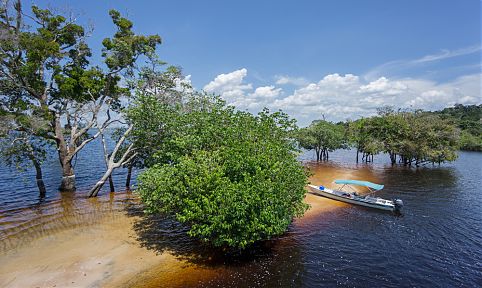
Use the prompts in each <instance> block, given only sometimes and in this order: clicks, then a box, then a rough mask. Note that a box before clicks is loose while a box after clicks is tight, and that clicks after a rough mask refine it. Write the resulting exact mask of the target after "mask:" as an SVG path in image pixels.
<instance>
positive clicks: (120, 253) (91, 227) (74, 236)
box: [0, 166, 353, 287]
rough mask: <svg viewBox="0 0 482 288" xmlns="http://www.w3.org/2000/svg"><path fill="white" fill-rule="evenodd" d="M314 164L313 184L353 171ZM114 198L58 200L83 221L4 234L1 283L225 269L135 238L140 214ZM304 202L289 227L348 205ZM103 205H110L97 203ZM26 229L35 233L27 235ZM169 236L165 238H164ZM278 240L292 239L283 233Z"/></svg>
mask: <svg viewBox="0 0 482 288" xmlns="http://www.w3.org/2000/svg"><path fill="white" fill-rule="evenodd" d="M314 168H315V169H314V170H315V171H314V173H315V174H314V176H312V177H311V179H310V180H311V182H312V183H314V184H325V185H327V186H329V185H331V184H330V183H331V182H332V181H333V180H334V179H335V178H349V177H350V176H353V172H350V171H344V172H340V170H339V168H336V167H334V168H333V169H329V168H326V167H325V168H323V173H321V171H317V170H316V169H318V168H316V166H315V167H314ZM312 169H313V168H312ZM336 170H338V171H336ZM124 196H125V195H124ZM124 196H122V195H121V196H119V197H121V198H122V197H124ZM107 197H108V196H107ZM115 197H118V196H115V195H110V198H108V201H102V199H100V200H98V201H97V200H94V203H91V202H88V201H87V202H85V203H84V204H78V203H79V202H75V203H76V204H73V203H74V202H71V204H67V205H65V204H64V205H60V206H59V207H63V208H62V209H61V208H58V211H57V212H56V213H57V214H60V215H62V217H61V219H64V221H67V220H65V219H80V220H77V222H79V221H80V222H82V223H80V224H78V225H72V220H68V221H67V222H64V223H63V224H62V225H61V226H60V227H56V228H55V229H49V230H47V231H46V232H45V233H36V232H35V231H36V230H35V229H34V228H30V227H29V228H28V229H26V230H25V231H23V232H22V233H18V234H17V235H15V234H13V235H10V234H9V235H8V241H9V242H14V243H15V242H18V243H21V245H17V247H14V248H10V249H5V251H2V254H0V286H1V287H156V286H157V287H158V286H162V287H185V286H196V285H197V284H199V283H205V282H206V281H210V279H214V278H216V277H219V275H222V274H223V273H224V272H226V271H224V270H226V269H227V268H226V267H224V266H223V265H216V266H209V265H199V263H196V264H195V262H193V261H190V260H189V259H187V258H189V257H185V256H186V253H190V252H189V251H190V249H187V250H186V251H187V252H185V253H184V254H183V253H176V252H179V251H171V250H172V248H173V246H170V245H166V246H165V247H161V248H160V247H159V245H158V244H157V243H156V244H155V245H149V243H148V242H146V241H143V240H142V239H140V236H139V233H142V232H140V231H139V225H144V223H142V221H143V220H142V217H141V216H139V215H133V214H130V213H129V212H127V211H126V209H124V208H125V207H124V208H122V207H123V205H124V204H125V203H124V202H125V201H124V200H122V201H117V202H116V201H114V200H115ZM124 198H125V197H124ZM134 198H135V197H134ZM305 201H306V202H307V203H308V204H310V206H311V208H310V209H309V210H308V211H307V212H306V213H305V215H304V216H303V217H301V218H299V219H296V220H295V222H294V224H293V225H294V226H304V225H306V224H307V223H309V222H311V221H320V220H321V219H322V215H323V213H329V212H332V211H334V210H336V209H339V208H342V207H346V206H347V205H346V204H344V203H340V202H336V201H332V200H330V199H326V198H322V197H319V196H315V195H312V194H307V195H306V198H305ZM113 203H114V204H113ZM106 205H107V206H108V207H109V209H101V208H99V207H105V206H106ZM124 206H125V205H124ZM65 207H68V209H65ZM89 207H90V208H89ZM92 207H95V209H92ZM113 207H114V208H113ZM120 208H122V209H120ZM89 209H92V210H91V211H89ZM79 215H81V216H80V218H79ZM49 217H51V215H49ZM57 221H58V220H57ZM69 221H70V222H69ZM54 222H55V221H54ZM74 222H75V221H74ZM77 222H75V223H77ZM45 225H48V226H51V227H54V226H55V223H51V222H45V223H42V222H41V221H40V222H39V223H37V224H36V227H37V230H38V229H39V228H38V227H42V226H45ZM136 225H137V226H136ZM29 229H30V230H31V231H32V232H33V234H35V235H37V236H36V237H31V238H28V237H27V235H28V234H29V231H30V230H29ZM42 229H43V228H42ZM42 231H43V230H42ZM37 232H38V231H37ZM168 233H169V232H165V234H168ZM158 236H159V235H155V234H154V235H152V237H158ZM15 237H18V238H22V237H24V239H25V237H27V239H28V241H27V243H25V242H26V241H23V242H22V241H21V240H20V239H15ZM173 238H175V237H173ZM288 238H289V237H288ZM4 240H5V239H4ZM171 240H172V239H166V241H168V242H169V241H171ZM281 241H285V242H286V241H291V240H290V239H286V238H285V239H284V240H281ZM193 243H194V242H193ZM156 245H157V246H156ZM182 245H185V246H186V245H195V244H192V243H181V244H180V246H182ZM179 254H182V255H179Z"/></svg>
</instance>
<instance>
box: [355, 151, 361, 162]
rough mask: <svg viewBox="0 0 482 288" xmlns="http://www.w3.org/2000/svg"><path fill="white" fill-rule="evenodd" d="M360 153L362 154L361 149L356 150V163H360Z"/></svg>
mask: <svg viewBox="0 0 482 288" xmlns="http://www.w3.org/2000/svg"><path fill="white" fill-rule="evenodd" d="M358 153H360V148H356V163H358Z"/></svg>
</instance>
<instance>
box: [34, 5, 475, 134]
mask: <svg viewBox="0 0 482 288" xmlns="http://www.w3.org/2000/svg"><path fill="white" fill-rule="evenodd" d="M28 4H36V5H38V6H41V7H54V8H55V9H56V10H58V11H70V12H72V13H74V14H75V15H76V17H77V18H78V21H79V22H80V23H84V24H85V23H88V24H89V25H90V24H91V25H93V27H94V31H93V33H92V36H91V37H90V38H89V44H90V45H91V47H92V48H93V50H94V53H95V54H94V59H93V61H94V62H95V61H99V62H100V61H101V59H100V57H99V55H100V49H101V44H100V43H101V41H102V39H103V38H105V37H109V36H110V35H112V33H113V32H114V27H113V25H112V23H111V20H110V18H109V16H108V10H109V9H117V10H119V11H120V12H121V13H122V14H123V15H124V16H127V17H128V18H129V19H130V20H132V21H133V23H134V31H135V32H136V33H139V34H159V35H160V36H161V38H162V39H163V43H162V45H161V46H160V48H159V51H158V52H159V55H160V57H161V59H163V60H164V61H166V62H168V63H169V64H172V65H176V66H180V67H182V69H183V73H184V75H185V76H186V77H187V80H188V81H191V83H192V85H193V86H194V87H195V88H196V89H198V90H201V89H204V90H205V91H207V92H212V93H217V94H220V95H221V96H223V98H225V99H226V101H227V102H228V103H230V104H233V105H235V106H236V107H237V108H238V109H240V110H248V111H250V112H253V113H255V112H257V111H260V110H261V109H262V108H263V107H268V108H270V109H271V110H278V109H281V110H283V111H285V112H287V113H288V114H290V115H291V116H292V117H295V118H296V119H298V123H299V124H300V125H301V126H304V125H308V124H309V123H310V122H311V121H312V120H315V119H320V118H322V117H324V118H325V119H327V120H330V121H342V120H347V119H357V118H360V117H368V116H371V115H374V114H375V113H376V108H377V107H381V106H384V105H392V106H394V107H396V108H412V109H425V110H438V109H442V108H444V107H448V106H453V105H454V104H456V103H460V104H480V103H482V95H481V94H482V91H481V90H482V88H481V79H482V73H481V25H482V24H481V13H482V11H481V1H480V0H443V1H441V0H436V1H432V0H403V1H402V0H393V1H386V0H383V1H382V0H365V1H360V0H350V1H348V0H325V1H303V0H298V1H262V0H257V1H251V0H244V1H221V0H218V1H212V0H204V1H194V0H193V1H181V0H178V1H144V0H137V1H131V0H124V1H113V0H110V1H109V0H96V1H94V0H83V1H66V0H41V1H40V0H36V1H24V7H26V6H27V5H28Z"/></svg>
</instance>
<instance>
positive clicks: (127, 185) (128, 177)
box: [126, 165, 132, 190]
mask: <svg viewBox="0 0 482 288" xmlns="http://www.w3.org/2000/svg"><path fill="white" fill-rule="evenodd" d="M131 177H132V165H129V166H127V177H126V189H127V190H131Z"/></svg>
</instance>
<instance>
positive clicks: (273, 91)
mask: <svg viewBox="0 0 482 288" xmlns="http://www.w3.org/2000/svg"><path fill="white" fill-rule="evenodd" d="M280 93H281V88H275V87H274V86H263V87H258V88H256V90H254V93H252V94H250V96H251V97H253V98H261V99H272V98H276V97H278V96H279V95H280Z"/></svg>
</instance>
